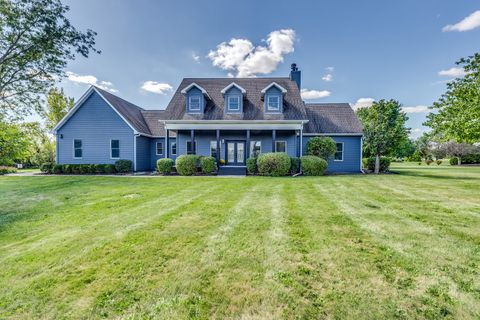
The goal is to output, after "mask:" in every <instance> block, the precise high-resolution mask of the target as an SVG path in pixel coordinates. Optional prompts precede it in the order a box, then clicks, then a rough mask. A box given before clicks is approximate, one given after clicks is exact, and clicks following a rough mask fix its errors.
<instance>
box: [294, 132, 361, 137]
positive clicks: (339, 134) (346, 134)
mask: <svg viewBox="0 0 480 320" xmlns="http://www.w3.org/2000/svg"><path fill="white" fill-rule="evenodd" d="M303 135H304V136H339V137H341V136H345V137H363V133H325V132H322V133H304V134H303Z"/></svg>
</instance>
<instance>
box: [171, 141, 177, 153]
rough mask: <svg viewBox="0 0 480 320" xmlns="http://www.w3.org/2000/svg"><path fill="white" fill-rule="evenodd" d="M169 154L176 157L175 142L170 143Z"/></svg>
mask: <svg viewBox="0 0 480 320" xmlns="http://www.w3.org/2000/svg"><path fill="white" fill-rule="evenodd" d="M170 154H171V155H172V156H176V155H177V142H175V141H173V142H171V143H170Z"/></svg>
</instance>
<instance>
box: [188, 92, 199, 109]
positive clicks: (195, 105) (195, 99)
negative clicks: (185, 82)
mask: <svg viewBox="0 0 480 320" xmlns="http://www.w3.org/2000/svg"><path fill="white" fill-rule="evenodd" d="M189 108H190V110H191V111H200V97H199V96H191V97H190V98H189Z"/></svg>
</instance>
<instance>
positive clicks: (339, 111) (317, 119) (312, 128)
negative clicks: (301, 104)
mask: <svg viewBox="0 0 480 320" xmlns="http://www.w3.org/2000/svg"><path fill="white" fill-rule="evenodd" d="M305 108H306V110H307V116H308V120H309V121H308V123H307V124H306V125H305V130H304V132H305V133H343V134H345V133H349V134H362V125H361V123H360V121H359V120H358V118H357V115H356V114H355V112H354V111H353V109H352V107H350V105H349V104H348V103H315V104H306V105H305Z"/></svg>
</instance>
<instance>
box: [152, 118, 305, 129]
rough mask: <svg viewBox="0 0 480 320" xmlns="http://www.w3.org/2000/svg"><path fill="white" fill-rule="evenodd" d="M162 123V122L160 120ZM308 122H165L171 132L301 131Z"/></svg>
mask: <svg viewBox="0 0 480 320" xmlns="http://www.w3.org/2000/svg"><path fill="white" fill-rule="evenodd" d="M160 121H162V120H160ZM307 122H308V120H277V121H275V120H266V121H265V120H204V121H192V120H183V121H182V120H170V121H163V123H164V125H165V128H166V129H169V130H182V129H183V130H191V129H196V130H246V129H249V130H274V129H278V130H301V129H303V125H304V124H305V123H307Z"/></svg>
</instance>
